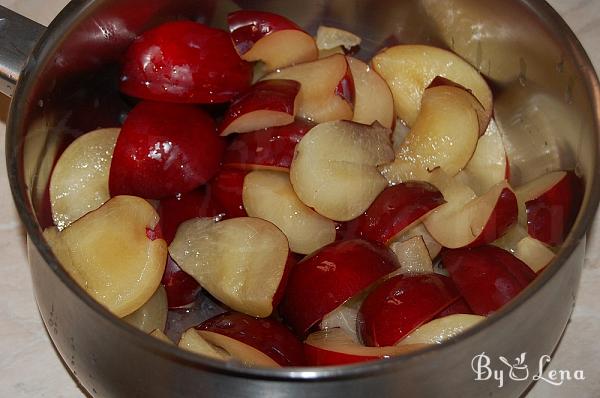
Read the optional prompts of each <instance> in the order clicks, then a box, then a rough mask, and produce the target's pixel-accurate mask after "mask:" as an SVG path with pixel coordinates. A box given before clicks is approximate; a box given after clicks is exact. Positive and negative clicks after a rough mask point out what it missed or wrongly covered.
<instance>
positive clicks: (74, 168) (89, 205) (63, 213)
mask: <svg viewBox="0 0 600 398" xmlns="http://www.w3.org/2000/svg"><path fill="white" fill-rule="evenodd" d="M119 132H120V129H118V128H111V129H101V130H95V131H91V132H89V133H86V134H84V135H82V136H80V137H79V138H77V139H76V140H75V141H73V142H72V143H71V144H70V145H69V146H68V147H67V149H65V151H64V152H63V153H62V155H61V156H60V158H59V159H58V161H57V162H56V165H55V166H54V170H53V171H52V177H51V179H50V206H51V208H52V219H53V221H54V225H56V226H57V228H58V229H59V230H62V229H64V228H66V227H68V226H69V225H70V224H71V223H72V222H73V221H75V220H77V219H79V218H81V217H82V216H83V215H85V214H87V213H89V212H90V211H92V210H95V209H97V208H98V207H100V206H101V205H103V204H104V203H105V202H106V201H107V200H109V199H110V193H109V190H108V176H109V171H110V164H111V160H112V156H113V150H114V148H115V143H116V142H117V137H118V136H119Z"/></svg>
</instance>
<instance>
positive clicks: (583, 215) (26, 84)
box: [6, 0, 600, 381]
mask: <svg viewBox="0 0 600 398" xmlns="http://www.w3.org/2000/svg"><path fill="white" fill-rule="evenodd" d="M520 2H521V3H522V4H523V5H524V6H525V7H527V8H528V9H529V10H530V11H531V12H532V13H533V14H534V15H535V16H536V17H537V18H538V19H539V20H540V21H542V22H543V23H544V26H552V27H553V29H552V30H551V32H550V33H551V34H552V36H553V38H554V40H556V42H557V43H559V44H560V45H561V47H562V48H563V49H564V50H565V51H566V55H567V56H569V57H570V58H572V59H573V60H574V61H575V63H576V65H577V66H578V67H579V69H580V71H581V73H582V75H583V76H584V78H585V79H584V81H585V83H586V85H585V90H586V94H587V96H588V97H589V99H590V100H591V107H592V115H593V117H594V125H593V128H594V131H595V132H596V135H595V140H594V144H595V146H596V153H598V154H600V145H599V139H598V137H599V136H600V83H599V81H598V77H597V75H596V73H595V71H594V67H593V66H592V64H591V61H590V59H589V58H588V56H587V54H586V53H585V50H584V49H583V47H582V45H581V43H580V42H579V40H578V39H577V38H576V36H575V34H574V33H573V32H572V31H571V29H570V28H569V27H568V25H567V24H566V22H565V21H564V20H563V19H562V18H561V17H560V15H559V14H558V13H557V12H556V11H555V10H554V9H553V8H552V7H551V6H550V5H549V4H548V3H546V2H545V1H543V0H520ZM96 7H97V4H95V1H94V0H81V1H72V2H70V3H69V4H68V5H67V6H66V7H65V8H64V9H63V11H61V13H60V14H59V15H58V16H57V17H56V19H55V20H54V21H53V22H52V23H51V24H50V26H49V28H48V29H47V31H46V32H45V33H44V35H43V36H42V38H41V39H40V41H39V42H38V44H37V45H36V47H35V49H34V50H33V52H32V54H31V56H30V58H29V60H28V62H27V64H26V66H25V68H24V70H23V72H22V74H21V78H20V80H19V82H18V84H17V87H16V90H15V94H14V97H13V98H14V99H13V101H12V103H11V106H10V111H9V119H8V122H7V130H6V131H7V132H6V148H7V149H8V148H10V149H11V150H7V151H6V162H7V169H8V177H9V182H10V186H11V191H12V195H13V199H14V202H15V204H16V207H17V210H18V213H19V216H20V218H21V221H22V222H23V224H24V226H25V228H26V231H27V235H28V237H29V239H31V242H33V244H34V245H35V247H36V248H37V250H38V251H39V253H40V255H41V256H42V258H43V259H44V261H45V262H46V264H47V265H48V266H49V267H50V268H51V269H52V271H53V272H54V273H55V274H56V275H57V277H58V278H59V279H60V280H61V281H62V282H63V283H64V284H65V286H66V287H67V288H68V289H70V290H71V291H72V292H73V293H74V294H75V295H76V296H77V297H78V299H80V300H82V301H83V302H84V303H85V304H86V305H87V306H89V307H90V308H91V309H92V310H93V311H95V312H96V313H97V314H99V315H100V316H101V317H103V318H104V319H105V321H107V322H109V323H111V324H112V326H113V327H115V328H117V329H122V330H123V332H125V335H126V336H128V337H129V338H130V340H132V342H133V344H138V345H140V347H141V348H142V349H144V350H147V351H150V352H153V353H156V354H158V355H160V356H162V357H165V358H166V359H168V360H171V361H175V362H178V363H180V364H182V365H185V366H188V367H192V368H197V369H202V370H205V371H208V372H216V373H221V374H226V375H231V376H234V377H244V378H251V379H262V380H276V381H302V380H318V381H326V380H343V379H355V378H356V377H367V376H369V375H373V374H382V373H389V372H395V371H397V370H398V369H401V368H402V366H403V365H404V364H406V363H409V362H410V361H411V360H413V359H415V358H421V357H426V356H432V355H435V353H436V352H439V351H443V350H446V349H448V347H452V346H454V345H457V344H460V343H462V342H464V341H467V340H469V339H470V338H471V337H472V336H474V335H476V334H479V333H482V332H485V330H486V329H487V328H488V327H492V326H493V325H494V324H495V323H497V322H499V321H500V320H501V319H503V318H504V317H506V316H508V315H509V314H510V313H512V312H513V311H515V310H516V309H517V308H518V307H519V306H521V305H522V304H523V303H525V302H526V301H528V300H530V299H531V298H532V297H533V296H534V295H535V294H536V293H537V291H538V290H540V289H541V287H542V286H543V285H544V284H545V283H546V282H547V281H548V280H550V279H551V278H553V277H554V276H555V275H556V274H557V273H558V271H559V270H560V268H561V267H562V266H563V265H564V263H565V262H566V260H567V259H568V258H569V257H570V256H571V254H572V253H573V251H574V250H575V248H576V247H577V246H578V245H579V243H580V242H581V240H583V239H585V235H586V232H587V231H588V229H589V227H590V225H591V223H592V221H593V219H594V215H595V213H596V210H597V207H598V203H599V201H600V168H599V167H594V168H593V170H594V172H593V173H592V174H591V175H589V176H587V177H588V178H587V181H586V187H587V188H588V189H589V195H588V197H587V201H584V202H583V204H582V205H583V206H582V210H581V211H580V212H579V215H578V217H577V221H576V223H575V225H574V227H573V228H572V230H571V232H570V233H569V236H568V237H567V239H566V240H565V242H564V244H563V246H562V247H561V249H560V251H559V252H558V254H557V256H556V259H555V261H554V262H553V263H552V264H551V265H550V266H548V268H547V269H546V270H545V271H544V272H542V273H541V274H540V276H539V277H538V278H536V279H535V280H534V281H533V283H531V284H530V285H529V286H528V287H527V288H526V289H525V290H524V291H523V292H521V294H519V295H518V296H517V297H516V298H515V299H513V300H511V301H510V302H509V303H507V304H506V305H505V306H504V307H503V308H502V309H501V310H500V311H498V312H496V313H494V314H492V315H491V316H489V317H487V318H486V319H485V320H484V321H482V322H480V323H479V324H477V325H475V326H474V327H472V328H470V329H468V330H467V331H465V332H463V333H461V334H460V335H458V336H457V337H455V338H453V339H451V340H449V341H447V342H445V343H443V344H439V345H432V346H430V347H426V348H423V349H421V350H418V351H415V352H413V353H408V354H405V355H402V356H399V357H395V358H389V359H386V360H380V361H371V362H366V363H362V364H355V365H345V366H333V367H288V368H281V369H270V368H246V367H243V366H241V365H240V364H235V363H223V362H221V361H217V360H213V359H210V358H204V357H202V356H199V355H196V354H193V353H191V352H187V351H184V350H182V349H179V348H177V347H176V346H173V345H170V344H167V343H165V342H162V341H160V340H158V339H156V338H154V337H152V336H150V335H147V334H145V333H143V332H142V331H140V330H138V329H136V328H135V327H133V326H130V325H128V324H127V323H125V322H123V321H122V320H120V319H119V318H117V317H116V316H114V315H113V314H112V313H111V312H109V311H108V310H107V309H106V308H104V307H103V306H102V305H101V304H99V303H98V302H96V301H95V300H94V299H93V298H92V297H91V296H89V295H88V294H87V293H86V292H85V291H84V290H83V289H82V288H81V287H80V286H79V285H78V284H77V283H76V282H75V281H74V280H73V279H72V278H71V277H70V276H69V275H68V273H67V272H66V271H65V270H64V269H63V268H62V267H61V266H60V264H59V262H58V261H57V259H56V257H55V256H54V254H53V253H52V251H51V249H50V247H49V246H48V244H47V243H46V242H45V240H44V238H43V235H42V230H41V228H40V226H39V225H38V223H37V221H36V216H35V214H34V211H33V207H32V204H31V202H30V200H29V199H28V195H27V187H26V185H25V182H24V178H23V164H22V161H21V160H22V152H23V147H22V143H21V142H20V141H19V138H18V135H19V134H18V132H20V131H22V130H23V129H24V125H23V121H22V120H21V119H20V118H19V117H18V116H19V115H21V114H23V112H25V109H26V106H27V103H28V100H27V98H29V97H30V94H31V91H32V88H33V83H32V82H33V81H35V78H36V77H37V75H38V74H39V73H40V72H41V71H42V69H43V67H44V66H45V64H46V62H48V61H49V59H50V58H49V57H50V56H51V55H52V53H53V52H54V50H55V49H56V47H57V46H58V45H59V44H60V42H61V41H62V38H63V37H66V36H67V35H68V34H69V32H70V31H71V30H72V27H73V26H74V24H75V23H76V22H77V21H78V20H79V19H80V18H82V17H85V16H88V15H90V14H92V13H93V12H94V10H95V9H96ZM596 159H597V157H596V158H595V159H594V165H595V166H596V165H597V160H596Z"/></svg>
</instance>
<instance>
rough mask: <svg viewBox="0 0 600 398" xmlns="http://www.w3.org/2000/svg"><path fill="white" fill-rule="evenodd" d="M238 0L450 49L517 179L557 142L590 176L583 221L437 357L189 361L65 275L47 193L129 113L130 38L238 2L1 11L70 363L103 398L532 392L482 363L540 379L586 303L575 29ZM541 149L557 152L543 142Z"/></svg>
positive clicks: (504, 9) (77, 1)
mask: <svg viewBox="0 0 600 398" xmlns="http://www.w3.org/2000/svg"><path fill="white" fill-rule="evenodd" d="M236 3H237V4H238V5H239V6H241V7H242V8H255V9H265V10H271V11H275V12H279V13H282V14H283V15H286V16H288V17H291V18H292V19H293V20H295V21H298V22H299V23H300V24H302V25H303V26H304V27H305V28H307V29H309V30H311V31H314V30H315V29H316V27H317V26H318V25H319V24H321V23H326V24H329V25H334V26H338V27H341V28H346V29H349V30H351V31H353V32H356V33H358V34H360V35H361V36H362V37H363V38H364V39H365V40H364V43H363V49H362V50H361V52H360V53H359V56H363V57H365V58H366V57H369V55H371V54H372V53H373V52H374V51H376V50H377V49H378V48H380V47H381V46H383V45H385V44H389V43H394V42H418V43H430V44H434V45H439V46H444V47H449V48H452V49H453V50H454V51H456V52H457V53H459V54H460V55H462V56H463V57H464V58H466V59H467V60H469V61H470V62H471V63H472V64H474V65H475V66H476V67H478V68H479V69H480V70H481V71H482V72H483V73H484V74H485V75H486V76H487V77H488V79H489V81H490V83H491V84H492V86H493V89H494V92H495V96H496V98H497V103H496V118H497V119H498V122H499V123H500V124H501V125H502V127H503V129H504V132H505V137H504V138H505V140H506V142H507V145H511V146H515V147H516V148H525V149H526V152H527V153H526V156H525V155H523V156H522V155H521V154H522V153H523V152H524V151H523V150H521V151H516V152H515V156H513V159H511V166H512V167H513V175H514V178H515V180H516V182H517V183H519V182H523V181H526V180H528V179H531V178H533V177H535V176H536V174H539V173H540V172H541V171H540V170H537V169H536V167H532V164H531V163H528V159H531V158H535V157H537V158H539V159H546V160H548V157H552V156H553V155H552V154H553V153H554V152H552V151H549V150H548V149H547V148H548V147H552V148H554V149H556V150H557V153H558V154H559V156H558V157H556V158H555V159H550V161H551V162H554V163H551V164H555V165H556V167H577V168H578V169H579V170H580V171H581V172H582V173H583V175H584V177H585V182H586V194H585V199H584V202H583V207H582V210H581V212H580V214H579V217H578V220H577V223H576V225H575V226H574V228H573V230H572V232H571V234H570V235H569V237H568V239H567V241H566V242H565V244H564V246H563V247H562V249H561V250H560V252H559V254H558V258H557V260H556V261H555V262H554V263H553V264H552V265H551V266H550V267H549V268H548V269H547V270H546V271H545V272H544V273H543V274H542V275H541V276H540V277H538V278H537V279H536V280H535V281H534V283H533V284H532V285H531V286H530V287H529V288H527V289H526V290H525V291H524V292H523V293H522V294H521V295H520V296H519V297H518V298H516V299H515V300H513V301H512V302H511V303H509V304H508V305H507V306H506V307H505V308H503V309H502V310H501V311H499V312H498V313H496V314H494V315H493V316H491V317H489V318H488V319H487V320H486V321H484V322H482V323H481V324H480V325H478V326H477V327H475V328H473V329H471V330H469V331H467V332H466V333H464V334H463V335H461V336H460V337H458V338H456V339H454V340H453V341H451V342H449V343H447V344H443V345H441V346H433V347H431V348H428V349H426V350H423V351H421V352H418V353H414V354H411V355H407V356H404V357H400V358H395V359H390V360H385V361H379V362H373V363H367V364H364V365H356V366H347V367H332V368H310V369H309V368H289V369H280V370H270V369H246V368H242V367H239V366H237V365H234V364H222V363H220V362H215V361H213V360H210V359H206V358H201V357H199V356H195V355H192V354H190V353H187V352H183V351H180V350H178V349H176V348H175V347H172V346H169V345H167V344H165V343H163V342H161V341H158V340H156V339H153V338H151V337H149V336H146V335H145V334H143V333H142V332H140V331H138V330H136V329H134V328H132V327H130V326H128V325H126V324H125V323H123V322H121V321H119V320H118V319H117V318H115V317H114V316H112V315H111V314H110V313H109V312H108V311H106V310H105V309H104V308H102V307H101V306H100V305H99V304H97V303H96V302H94V301H93V300H92V299H91V298H90V297H88V296H87V294H86V293H85V292H84V291H83V290H82V289H81V288H79V287H78V286H77V284H76V283H75V282H74V281H73V280H72V279H71V278H70V277H69V276H68V275H67V274H66V273H65V271H64V270H63V269H62V268H61V266H60V264H58V262H57V261H56V258H55V257H54V256H53V255H52V252H51V251H50V249H49V247H48V246H47V244H46V243H45V242H44V240H43V238H42V234H41V227H43V226H45V225H46V224H47V223H48V214H47V206H45V205H44V203H46V202H47V197H45V192H46V187H47V184H48V179H49V174H50V172H51V169H52V165H53V162H54V160H55V158H56V156H57V154H58V153H59V152H60V150H61V146H62V145H63V143H64V142H65V141H66V140H68V139H69V138H70V137H73V136H76V135H77V134H80V133H81V132H84V131H86V130H89V129H92V128H96V127H100V126H102V127H109V126H114V125H118V121H119V118H120V117H121V115H122V113H123V112H124V111H126V109H127V104H125V103H124V102H123V101H122V100H121V99H120V97H119V96H118V93H117V87H116V83H117V75H118V65H119V58H120V56H121V54H122V53H123V50H124V48H126V46H127V45H128V43H129V42H130V41H131V39H132V38H133V37H135V36H136V35H137V34H138V33H139V32H141V31H143V30H144V29H147V28H148V27H151V26H153V25H156V24H157V23H160V22H161V21H164V20H167V19H172V18H176V17H181V16H185V17H188V18H194V19H197V20H200V21H206V22H209V23H212V24H214V25H217V26H219V25H223V24H224V16H225V15H226V14H227V12H228V11H230V10H231V9H234V8H235V7H237V5H236V4H234V3H233V2H231V1H226V0H207V1H199V0H194V1H190V0H127V1H125V0H96V1H93V0H74V1H72V2H71V3H70V4H69V5H68V6H67V7H66V8H65V10H64V11H63V12H62V13H61V14H60V15H59V16H58V17H57V18H56V20H55V21H54V22H52V24H51V25H50V26H49V27H48V29H46V30H44V29H43V27H41V26H39V25H36V24H34V23H32V22H31V21H28V20H26V19H24V18H22V17H20V16H18V15H16V14H14V13H12V12H10V11H8V10H6V9H0V38H1V40H2V41H1V42H0V43H1V46H0V60H1V61H0V73H1V74H2V75H3V76H4V79H5V83H4V84H3V85H2V86H1V87H2V91H4V92H5V93H7V94H9V95H14V96H13V101H12V104H11V109H10V115H9V120H8V125H7V137H6V148H7V150H6V153H7V166H8V173H9V177H10V183H11V187H12V192H13V196H14V200H15V203H16V205H17V208H18V210H19V213H20V216H21V218H22V221H23V223H24V225H25V227H26V228H27V233H28V236H29V239H28V249H29V255H30V263H31V273H32V278H33V282H34V286H35V294H36V298H37V302H38V306H39V310H40V313H41V315H42V318H43V320H44V323H45V326H46V328H47V330H48V333H49V335H50V337H51V338H52V341H53V343H54V345H55V346H56V348H57V350H58V352H59V353H60V355H61V356H62V358H63V359H64V362H65V364H66V365H67V366H68V367H69V368H70V369H71V371H72V372H73V374H74V375H75V376H76V377H77V379H78V380H79V381H80V382H81V384H82V385H83V386H84V387H85V388H86V389H87V391H88V392H89V393H90V394H91V395H94V396H98V397H135V396H143V397H165V396H169V397H183V396H186V397H187V396H230V397H245V396H273V397H300V396H310V397H331V396H344V397H347V398H349V397H364V396H366V395H367V394H368V395H370V396H373V397H385V396H390V397H392V396H403V397H422V396H461V397H482V396H501V397H509V396H518V395H520V394H521V393H523V391H525V390H526V389H527V388H528V385H529V384H530V382H531V378H529V379H528V380H527V381H521V382H519V381H513V380H509V379H507V380H505V384H504V386H503V387H502V388H498V382H497V381H496V380H494V379H491V380H487V381H476V380H474V379H475V376H476V375H475V374H474V372H473V370H472V368H471V365H472V364H471V360H472V358H473V357H474V356H475V355H476V354H480V353H482V352H485V353H486V354H487V355H488V356H489V357H490V358H491V359H492V364H491V365H490V366H492V367H493V366H494V362H493V361H494V360H495V359H497V358H498V357H499V356H500V355H502V356H505V357H508V358H515V357H517V356H518V355H519V354H520V353H522V352H526V353H527V357H526V358H527V364H528V365H529V366H530V367H531V368H537V363H538V362H537V361H538V359H539V358H540V356H542V355H543V354H551V353H552V351H553V349H554V348H555V347H556V345H557V343H558V341H559V339H560V336H561V335H562V332H563V330H564V328H565V325H566V324H567V321H568V319H569V316H570V313H571V310H572V307H573V304H574V298H575V293H576V291H577V286H578V282H579V276H580V271H581V266H582V263H583V257H584V246H585V234H586V231H587V230H588V227H589V225H590V223H591V221H592V219H593V216H594V213H595V211H596V208H597V205H598V200H599V195H600V184H599V168H598V164H597V159H598V154H599V153H600V150H599V146H598V136H599V133H600V86H599V84H598V80H597V78H596V75H595V73H594V71H593V68H592V66H591V64H590V61H589V60H588V58H587V56H586V55H585V53H584V51H583V49H582V47H581V45H580V44H579V43H578V41H577V39H576V38H575V36H574V35H573V33H572V32H571V31H570V30H569V28H568V27H567V26H566V24H565V23H564V22H563V21H562V20H561V19H560V17H559V16H558V15H557V14H556V13H555V12H554V11H553V10H552V9H551V8H550V7H549V6H548V5H547V4H546V3H544V2H543V1H538V0H510V1H508V0H506V1H502V2H499V1H496V0H486V1H483V0H454V1H451V0H414V1H411V0H404V1H402V0H379V1H369V0H352V1H348V0H331V1H325V0H302V1H286V2H282V1H275V0H272V1H271V0H267V1H259V0H256V1H246V0H242V1H239V2H236ZM36 42H37V44H35V47H34V46H33V45H34V43H36ZM32 47H34V48H33V49H32ZM26 54H30V55H29V57H28V59H27V60H26ZM17 80H18V82H17V84H16V88H14V84H15V82H16V81H17ZM13 88H14V93H13ZM540 137H541V138H542V140H541V141H540ZM539 142H545V145H540V146H536V145H534V144H535V143H539ZM544 164H545V163H544ZM495 365H496V367H499V366H500V364H499V363H496V364H495Z"/></svg>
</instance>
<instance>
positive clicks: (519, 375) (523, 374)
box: [498, 352, 529, 381]
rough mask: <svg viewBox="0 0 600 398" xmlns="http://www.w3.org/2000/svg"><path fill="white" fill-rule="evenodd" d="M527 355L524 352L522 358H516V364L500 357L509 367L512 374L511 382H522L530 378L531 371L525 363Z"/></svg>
mask: <svg viewBox="0 0 600 398" xmlns="http://www.w3.org/2000/svg"><path fill="white" fill-rule="evenodd" d="M525 355H526V353H524V352H523V353H521V355H520V356H518V357H516V358H515V361H514V364H511V363H510V362H508V359H506V358H505V357H503V356H499V357H498V359H499V360H500V362H502V363H503V364H505V365H506V366H508V368H509V372H510V373H509V377H510V379H511V380H516V381H521V380H527V379H528V378H529V369H528V367H527V364H526V363H525Z"/></svg>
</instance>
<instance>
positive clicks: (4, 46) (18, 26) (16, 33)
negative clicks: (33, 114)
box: [0, 6, 46, 97]
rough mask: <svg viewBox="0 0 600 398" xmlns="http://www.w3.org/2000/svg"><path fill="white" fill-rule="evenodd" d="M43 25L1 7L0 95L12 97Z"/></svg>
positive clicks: (42, 30) (40, 34) (42, 31)
mask: <svg viewBox="0 0 600 398" xmlns="http://www.w3.org/2000/svg"><path fill="white" fill-rule="evenodd" d="M45 29H46V28H44V27H43V26H42V25H40V24H38V23H36V22H33V21H32V20H30V19H27V18H25V17H23V16H21V15H19V14H17V13H15V12H14V11H11V10H9V9H8V8H5V7H2V6H0V93H2V94H4V95H7V96H9V97H10V96H11V95H12V93H13V91H14V89H15V84H17V80H19V74H20V73H21V70H22V69H23V66H25V61H26V60H27V57H28V56H29V54H30V53H31V50H33V46H35V44H36V43H37V41H38V40H39V38H40V37H41V36H42V33H44V30H45Z"/></svg>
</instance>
